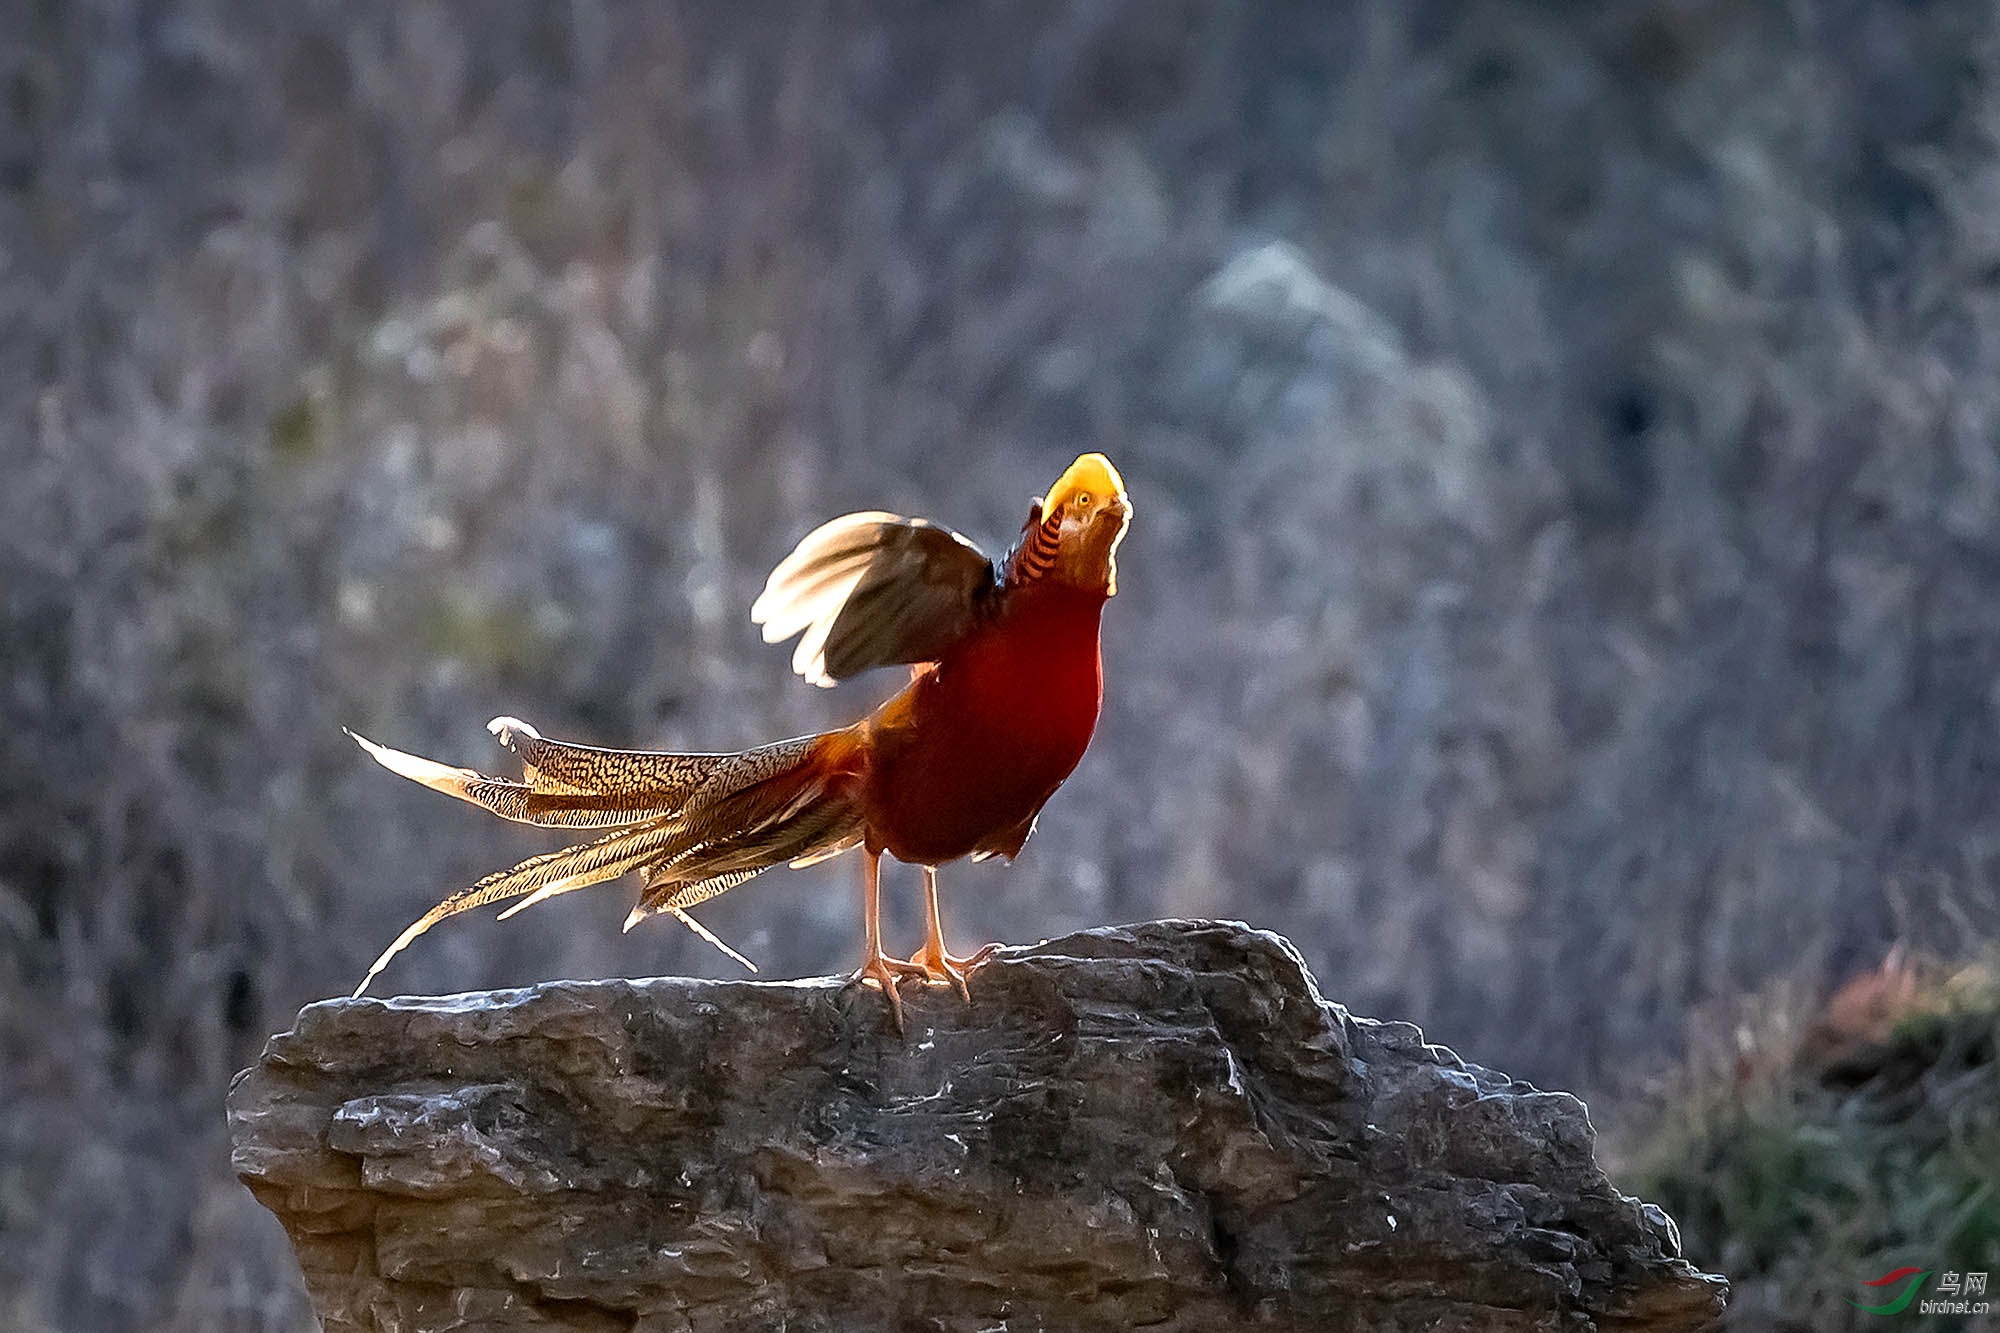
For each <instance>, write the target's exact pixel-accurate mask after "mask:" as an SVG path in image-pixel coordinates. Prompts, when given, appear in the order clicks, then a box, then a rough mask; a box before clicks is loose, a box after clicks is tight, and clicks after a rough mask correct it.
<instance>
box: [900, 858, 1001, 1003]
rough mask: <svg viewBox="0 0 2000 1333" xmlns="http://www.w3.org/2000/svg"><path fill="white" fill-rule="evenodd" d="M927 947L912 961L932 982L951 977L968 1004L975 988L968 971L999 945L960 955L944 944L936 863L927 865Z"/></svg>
mask: <svg viewBox="0 0 2000 1333" xmlns="http://www.w3.org/2000/svg"><path fill="white" fill-rule="evenodd" d="M924 915H925V931H924V947H923V948H922V949H920V950H919V951H918V952H917V954H916V956H915V957H913V958H911V959H910V961H911V962H912V963H915V964H916V965H917V966H918V967H921V968H922V969H923V972H924V979H925V980H926V981H931V982H943V981H949V982H950V983H951V984H952V985H954V986H956V987H958V993H959V995H961V996H962V997H964V1000H965V1002H966V1003H967V1004H971V1003H972V992H971V991H970V990H968V989H967V988H966V985H965V974H966V973H967V972H970V971H971V970H972V969H973V968H975V967H978V966H979V965H980V964H981V963H983V962H985V961H986V955H988V954H990V953H992V952H993V951H994V950H995V949H997V948H999V947H1000V946H999V945H997V944H989V945H987V946H986V947H985V948H983V949H981V950H980V951H979V952H978V953H975V954H973V955H972V956H971V957H969V958H959V957H956V956H955V955H953V954H952V953H951V952H950V951H949V950H947V949H946V948H945V947H944V922H943V921H942V920H941V919H939V917H938V892H937V867H936V866H925V867H924Z"/></svg>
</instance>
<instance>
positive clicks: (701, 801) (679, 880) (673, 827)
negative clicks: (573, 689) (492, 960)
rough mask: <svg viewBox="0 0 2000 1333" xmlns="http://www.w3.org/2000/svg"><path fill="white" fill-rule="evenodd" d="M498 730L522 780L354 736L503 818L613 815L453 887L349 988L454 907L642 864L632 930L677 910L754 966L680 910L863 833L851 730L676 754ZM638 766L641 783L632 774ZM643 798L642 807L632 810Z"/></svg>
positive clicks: (580, 884) (559, 887)
mask: <svg viewBox="0 0 2000 1333" xmlns="http://www.w3.org/2000/svg"><path fill="white" fill-rule="evenodd" d="M492 729H493V731H494V734H495V735H496V736H498V737H499V738H500V741H501V744H503V745H505V746H507V748H508V749H510V750H513V751H515V753H517V754H520V755H521V756H522V759H523V763H524V765H525V767H526V768H527V770H528V778H527V780H526V781H523V782H510V781H507V780H505V779H500V778H489V777H486V776H484V775H482V774H479V773H476V772H474V771H473V770H471V769H464V768H452V767H449V766H447V765H444V764H439V763H436V762H434V761H432V760H429V759H422V758H419V757H418V756H416V755H409V754H404V753H403V752H401V751H399V750H391V749H389V748H388V747H386V746H381V745H377V744H375V743H374V742H372V741H369V740H365V739H363V738H362V737H360V736H355V737H354V739H355V741H356V742H358V743H359V744H360V745H361V747H362V748H363V749H364V750H366V751H367V752H368V753H369V754H370V755H371V756H372V757H373V758H375V759H376V760H377V762H379V763H381V764H382V765H383V766H384V767H385V768H388V769H390V770H391V771H392V772H395V773H399V774H401V775H402V776H404V777H407V778H409V779H411V780H412V781H415V782H421V783H423V785H425V786H427V787H431V788H433V789H434V790H437V791H442V792H445V793H446V794H448V795H451V796H456V797H458V798H459V799H461V800H466V801H470V802H472V803H473V804H476V805H480V806H483V807H485V808H486V809H488V810H492V811H493V812H494V813H495V814H499V815H502V816H503V817H506V818H510V819H516V820H519V821H520V822H527V823H538V824H554V825H558V826H567V827H584V826H589V825H591V824H596V825H600V826H601V825H603V824H606V823H616V824H617V825H618V827H617V828H615V829H614V830H613V831H612V832H610V833H608V834H606V835H605V836H603V837H600V838H598V839H597V840H596V841H594V842H588V843H582V844H579V845H577V846H574V847H565V848H563V849H561V850H559V851H553V852H545V853H543V854H541V855H539V856H532V857H529V858H528V859H527V860H525V861H523V862H521V863H520V864H519V865H517V866H514V867H513V868H512V869H510V870H503V871H500V872H499V873H497V874H493V875H488V876H487V877H486V878H484V879H482V880H480V881H479V882H478V883H477V884H474V885H472V886H470V887H469V888H465V889H461V890H460V891H458V892H457V893H454V894H452V895H451V896H450V897H448V898H446V899H445V900H444V901H443V902H440V903H439V904H438V905H437V906H435V907H433V908H431V909H430V911H428V912H426V913H424V914H423V916H421V917H419V918H418V919H417V920H416V921H415V922H414V923H412V924H411V925H410V926H409V928H408V929H406V930H404V931H403V933H402V934H401V935H399V936H397V937H396V940H395V942H394V943H393V944H391V945H390V946H389V947H388V948H387V949H385V950H384V951H383V952H382V955H381V956H380V957H379V958H377V959H376V960H375V962H374V964H373V965H372V966H370V967H369V969H368V974H367V975H366V976H364V977H363V978H362V979H361V984H360V985H359V986H356V987H355V988H354V993H355V994H356V995H357V996H358V995H360V994H361V993H362V992H363V991H365V990H366V989H367V988H368V984H369V983H370V982H371V981H373V980H374V979H375V977H376V975H377V974H379V973H380V972H381V971H382V969H383V968H385V967H386V966H388V964H389V960H390V959H392V958H394V957H395V956H396V955H397V954H398V953H401V952H402V951H403V950H404V949H405V948H407V947H408V946H409V944H410V943H411V942H412V941H414V940H415V939H416V938H417V937H418V936H419V935H422V934H423V933H424V932H425V931H427V930H429V929H430V928H431V927H432V926H434V925H436V924H437V923H438V922H440V921H442V920H444V919H445V918H446V917H450V916H456V915H457V914H459V913H460V912H466V911H470V910H472V909H473V908H475V907H483V906H485V905H486V904H488V903H493V902H499V901H502V900H504V899H508V898H520V899H521V900H522V901H520V902H518V903H516V904H514V905H513V906H511V907H509V908H508V909H507V910H506V911H504V912H502V913H501V914H500V915H501V917H502V919H504V918H506V917H510V916H512V915H514V913H516V912H519V911H521V910H522V909H524V908H527V907H531V906H533V905H534V904H536V903H538V902H541V901H543V900H544V899H547V898H552V897H555V896H557V895H559V894H564V893H569V892H571V891H573V890H576V889H582V888H588V887H590V886H591V885H594V884H601V883H603V882H605V881H606V880H611V879H616V878H617V877H619V876H620V875H623V874H626V873H627V872H629V871H633V870H639V871H642V872H644V874H645V883H646V889H645V893H644V895H643V896H642V899H641V905H640V907H639V908H636V909H634V914H633V916H632V917H631V918H630V919H628V920H627V921H626V928H627V929H630V928H631V926H632V925H633V923H634V922H635V921H637V920H638V919H640V918H642V917H644V916H648V915H651V914H653V913H655V912H670V913H672V914H673V915H675V916H676V917H679V918H680V919H681V920H682V921H683V922H685V923H686V924H687V925H688V927H689V929H691V930H693V931H695V932H696V933H697V934H698V935H700V936H701V937H702V938H703V939H705V940H708V941H709V942H710V943H712V944H714V945H716V946H717V947H718V948H720V949H722V950H723V952H725V953H728V954H729V955H730V956H731V957H734V958H736V959H738V960H739V961H741V962H742V963H743V964H744V965H745V966H747V967H750V968H751V970H752V971H755V970H756V969H755V965H754V964H752V963H750V961H749V960H748V959H746V958H744V957H743V956H742V955H741V954H739V953H737V952H736V951H735V950H733V949H731V948H729V947H728V946H727V945H725V944H723V943H722V942H721V941H720V940H718V939H716V938H715V936H714V935H713V934H711V933H710V932H709V931H707V930H706V929H705V928H703V927H702V926H700V925H698V924H697V923H696V922H695V921H694V919H693V918H692V917H690V916H688V915H687V913H686V911H685V909H686V908H687V907H688V906H689V905H690V904H692V903H696V902H700V901H702V900H703V899H705V898H709V897H713V896H714V895H715V894H717V893H721V892H723V891H724V890H725V889H728V888H731V887H733V886H735V885H736V884H739V883H741V882H743V881H744V880H747V879H749V878H751V877H752V876H753V875H756V874H758V873H759V872H761V871H763V870H765V869H767V868H768V867H770V866H773V865H777V864H779V863H781V862H785V861H797V860H810V859H819V858H821V857H825V856H830V855H834V854H836V853H837V852H840V851H843V850H845V849H846V848H848V847H851V846H853V845H854V844H855V843H856V842H858V841H859V839H860V823H861V821H860V814H859V812H858V811H857V810H856V809H855V808H854V805H853V801H852V798H851V796H850V795H849V788H848V785H847V784H846V782H845V781H844V780H843V779H844V775H845V773H846V772H847V771H848V760H849V759H850V758H851V756H852V754H853V748H852V740H851V738H849V737H848V736H846V735H845V734H843V733H838V732H835V733H828V734H825V735H821V736H806V737H800V738H798V739H797V740H791V741H780V742H778V743H776V744H774V745H767V746H760V747H759V748H757V749H754V750H746V751H742V752H740V753H736V754H717V755H676V754H655V753H651V752H645V751H617V750H596V749H593V748H591V747H587V746H575V745H569V744H566V743H564V742H560V741H547V740H544V739H543V738H542V737H541V736H540V735H539V733H536V732H535V730H534V729H533V728H532V727H529V726H528V725H527V724H526V723H523V722H518V721H516V720H515V719H512V718H498V719H495V721H494V723H493V727H492ZM348 734H349V735H353V733H352V732H349V733H348ZM634 777H637V778H638V779H639V781H638V782H631V780H632V779H633V778H634ZM628 783H630V785H626V784H628ZM635 787H637V788H641V790H636V791H635V789H634V788H635ZM635 809H636V810H642V811H643V813H637V814H635V813H634V810H635Z"/></svg>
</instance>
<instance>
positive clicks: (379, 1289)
mask: <svg viewBox="0 0 2000 1333" xmlns="http://www.w3.org/2000/svg"><path fill="white" fill-rule="evenodd" d="M904 996H905V1001H904V1003H905V1008H906V1010H907V1016H908V1022H907V1032H906V1034H905V1035H904V1036H902V1037H899V1036H898V1035H897V1034H896V1032H895V1030H894V1029H893V1028H892V1027H891V1025H890V1022H889V1014H888V1007H887V1005H886V1004H885V1002H884V1001H883V998H882V997H881V996H880V995H879V994H876V993H874V992H872V991H869V990H865V989H861V988H859V987H852V986H848V985H846V984H845V983H844V982H841V981H835V980H811V981H800V982H777V983H771V982H713V981H692V980H683V979H678V978H660V979H653V980H646V981H598V982H552V983H550V984H547V985H543V986H537V987H535V988H533V989H530V990H514V991H493V992H486V993H480V994H470V995H456V996H445V997H436V998H402V999H394V1000H386V1001H384V1000H333V1001H328V1002H326V1003H322V1004H315V1005H311V1006H308V1007H307V1008H306V1009H305V1010H304V1011H302V1012H301V1013H300V1015H299V1019H298V1024H297V1026H296V1027H295V1028H294V1030H293V1031H291V1032H288V1033H284V1034H282V1035H280V1036H277V1037H275V1038H273V1039H272V1041H271V1043H270V1045H269V1046H268V1047H267V1048H266V1050H265V1052H264V1056H263V1058H262V1060H260V1061H259V1063H258V1064H257V1066H256V1067H255V1068H253V1069H250V1070H248V1071H246V1072H245V1073H244V1074H242V1075H240V1076H239V1077H238V1079H237V1081H236V1084H235V1086H234V1088H233V1089H232V1091H231V1093H230V1098H229V1116H230V1126H231V1131H232V1134H233V1136H234V1142H235V1164H236V1169H237V1171H238V1173H239V1174H240V1175H241V1176H242V1178H243V1180H244V1181H245V1183H247V1184H248V1185H249V1186H250V1188H251V1190H252V1191H254V1192H255V1194H256V1196H257V1197H258V1198H259V1199H260V1200H262V1201H263V1203H264V1204H265V1205H266V1206H267V1207H269V1208H270V1209H271V1210H272V1211H273V1212H275V1213H276V1214H277V1215H278V1216H279V1218H280V1219H282V1220H283V1222H284V1224H285V1227H286V1229H287V1230H288V1231H289V1232H290V1234H291V1237H292V1240H293V1243H294V1244H295V1245H296V1246H297V1248H298V1252H299V1258H300V1261H301V1262H302V1263H303V1265H304V1267H305V1275H306V1281H307V1284H308V1285H309V1287H310V1288H311V1290H312V1295H313V1300H314V1302H315V1303H316V1305H317V1307H318V1309H319V1312H320V1315H321V1317H322V1319H323V1320H324V1321H325V1324H326V1327H327V1328H328V1329H329V1330H350V1329H377V1328H380V1329H395V1330H408V1331H410V1333H416V1331H418V1330H446V1329H467V1330H470V1329H578V1330H584V1329H588V1330H598V1329H606V1330H610V1329H618V1330H627V1329H636V1330H648V1331H650V1330H668V1329H718V1330H720V1329H738V1328H762V1327H771V1328H776V1327H780V1326H782V1327H786V1328H790V1329H794V1330H800V1329H843V1330H844V1329H856V1328H899V1329H900V1328H942V1329H968V1330H969V1329H991V1328H997V1327H1008V1328H1020V1329H1030V1328H1127V1327H1132V1326H1135V1325H1148V1326H1160V1327H1166V1328H1177V1329H1178V1328H1185V1329H1203V1328H1213V1327H1216V1326H1218V1325H1227V1324H1232V1323H1250V1322H1263V1323H1266V1324H1268V1325H1270V1326H1273V1327H1282V1328H1306V1327H1310V1328H1314V1329H1347V1328H1353V1329H1404V1328H1409V1329H1417V1328H1423V1329H1482V1330H1484V1329H1530V1328H1532V1329H1544V1328H1546V1329H1587V1328H1593V1327H1595V1328H1607V1329H1609V1328H1617V1329H1627V1328H1630V1329H1694V1328H1701V1327H1705V1326H1707V1325H1708V1324H1710V1323H1712V1322H1713V1321H1714V1320H1715V1319H1716V1317H1717V1316H1718V1315H1719V1313H1720V1310H1721V1306H1722V1301H1723V1297H1724V1292H1725V1291H1726V1287H1725V1284H1724V1283H1723V1282H1722V1280H1721V1279H1719V1278H1716V1277H1711V1276H1706V1275H1703V1274H1701V1273H1698V1272H1696V1271H1695V1270H1694V1269H1693V1268H1691V1267H1690V1266H1689V1265H1688V1264H1687V1263H1685V1262H1684V1261H1682V1260H1681V1259H1680V1258H1679V1257H1678V1250H1679V1246H1678V1238H1677V1236H1676V1235H1675V1232H1674V1227H1673V1224H1672V1222H1671V1221H1669V1220H1668V1219H1667V1217H1666V1216H1665V1214H1663V1213H1662V1212H1660V1210H1659V1209H1657V1208H1655V1207H1653V1206H1651V1205H1649V1204H1643V1203H1641V1202H1639V1201H1638V1200H1636V1199H1632V1198H1629V1197H1626V1196H1623V1195H1621V1194H1619V1193H1618V1192H1617V1191H1616V1190H1615V1189H1613V1188H1612V1186H1611V1185H1610V1183H1609V1182H1608V1181H1607V1180H1606V1179H1605V1177H1604V1174H1603V1172H1602V1171H1601V1170H1599V1169H1598V1167H1597V1165H1596V1163H1595V1161H1594V1160H1593V1156H1592V1146H1593V1139H1594V1136H1593V1131H1592V1129H1591V1126H1590V1122H1589V1119H1588V1117H1587V1115H1586V1113H1585V1110H1584V1107H1583V1104H1582V1103H1581V1102H1579V1101H1578V1100H1576V1098H1574V1097H1572V1096H1569V1095H1568V1094H1566V1093H1557V1092H1541V1091H1538V1090H1536V1089H1535V1088H1533V1087H1531V1086H1529V1085H1528V1084H1525V1083H1520V1082H1515V1081H1511V1080H1509V1079H1508V1078H1507V1077H1505V1076H1504V1075H1501V1074H1496V1073H1493V1072H1491V1071H1489V1070H1485V1069H1482V1068H1480V1067H1478V1066H1476V1065H1468V1064H1466V1063H1464V1062H1463V1061H1461V1060H1460V1059H1459V1058H1458V1057H1457V1056H1455V1055H1453V1054H1452V1053H1451V1052H1450V1051H1448V1050H1446V1049H1444V1048H1442V1047H1439V1046H1430V1045H1426V1044H1425V1043H1424V1040H1423V1037H1422V1034H1421V1033H1419V1032H1418V1031H1417V1029H1416V1028H1414V1027H1412V1026H1411V1025H1409V1024H1407V1023H1377V1022H1371V1021H1369V1020H1367V1019H1359V1018H1354V1017H1352V1016H1351V1015H1349V1014H1348V1013H1347V1011H1346V1010H1345V1009H1343V1008H1341V1007H1340V1006H1339V1005H1335V1004H1330V1003H1327V1002H1326V1001H1324V1000H1322V999H1321V998H1320V996H1319V993H1318V990H1317V989H1316V987H1315V986H1314V984H1313V981H1312V978H1311V977H1310V976H1309V975H1308V974H1307V972H1306V970H1305V968H1304V965H1303V964H1302V963H1301V961H1300V959H1299V957H1298V955H1297V954H1296V953H1295V952H1294V951H1293V950H1292V948H1291V946H1290V945H1289V944H1287V943H1286V942H1285V941H1284V940H1282V939H1280V938H1279V937H1277V936H1275V935H1271V934H1268V933H1264V932H1258V931H1252V930H1249V929H1247V928H1245V927H1242V926H1240V925H1235V924H1226V923H1207V922H1180V921H1166V922H1150V923H1146V924H1143V925H1137V926H1130V927H1123V928H1118V929H1105V930H1094V931H1085V932H1082V933H1080V934H1076V935H1070V936H1066V937H1064V938H1062V939H1059V940H1052V941H1049V942H1047V943H1044V944H1039V945H1034V946H1032V947H1022V948H1010V949H1004V950H1001V951H999V952H998V953H996V954H995V955H994V956H993V957H992V959H991V961H989V962H988V963H987V964H986V965H985V966H983V967H982V968H980V969H979V970H978V972H976V973H975V974H974V976H973V982H972V996H973V1004H972V1006H971V1007H970V1008H967V1007H966V1006H965V1005H964V1003H963V1002H962V1001H961V1000H960V999H959V998H958V997H957V995H956V994H955V993H953V992H951V991H949V990H934V991H925V990H922V989H920V988H918V987H916V986H908V987H906V988H905V990H904Z"/></svg>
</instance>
